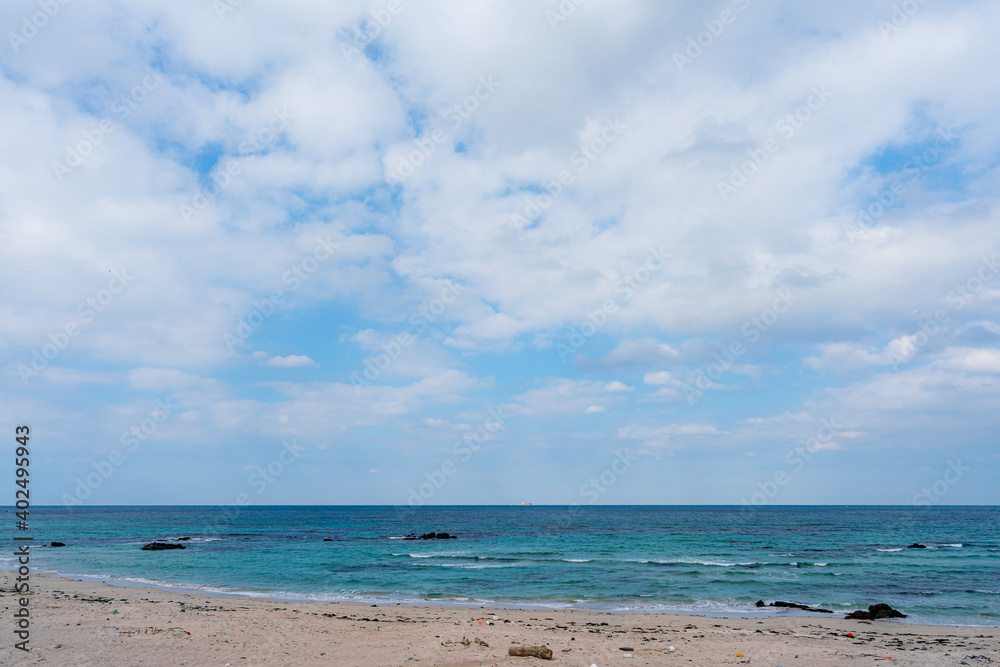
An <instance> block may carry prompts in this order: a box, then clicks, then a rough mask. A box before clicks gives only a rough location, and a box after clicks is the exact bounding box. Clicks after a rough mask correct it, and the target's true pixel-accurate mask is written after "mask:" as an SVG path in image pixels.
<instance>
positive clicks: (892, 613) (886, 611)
mask: <svg viewBox="0 0 1000 667" xmlns="http://www.w3.org/2000/svg"><path fill="white" fill-rule="evenodd" d="M868 613H869V614H870V615H871V617H872V620H873V621H874V620H877V619H880V618H906V614H904V613H902V612H900V611H896V610H895V609H893V608H892V607H890V606H889V605H887V604H885V603H880V604H873V605H872V606H870V607H868Z"/></svg>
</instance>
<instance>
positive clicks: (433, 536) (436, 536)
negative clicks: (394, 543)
mask: <svg viewBox="0 0 1000 667" xmlns="http://www.w3.org/2000/svg"><path fill="white" fill-rule="evenodd" d="M403 539H404V540H456V539H458V535H449V534H448V533H424V534H423V535H420V536H419V537H418V536H417V535H416V534H415V533H410V534H408V535H406V536H405V537H403Z"/></svg>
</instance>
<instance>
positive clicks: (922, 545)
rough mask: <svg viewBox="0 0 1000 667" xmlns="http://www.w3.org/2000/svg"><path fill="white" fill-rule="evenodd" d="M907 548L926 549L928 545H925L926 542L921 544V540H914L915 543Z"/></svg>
mask: <svg viewBox="0 0 1000 667" xmlns="http://www.w3.org/2000/svg"><path fill="white" fill-rule="evenodd" d="M906 548H907V549H926V548H927V546H926V545H924V544H920V543H919V542H914V543H913V544H911V545H910V546H908V547H906Z"/></svg>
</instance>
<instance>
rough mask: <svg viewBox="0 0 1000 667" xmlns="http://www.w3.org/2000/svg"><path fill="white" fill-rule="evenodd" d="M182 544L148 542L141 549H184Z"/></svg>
mask: <svg viewBox="0 0 1000 667" xmlns="http://www.w3.org/2000/svg"><path fill="white" fill-rule="evenodd" d="M185 548H186V547H185V546H184V545H183V544H172V543H170V542H150V543H149V544H147V545H146V546H144V547H143V548H142V550H143V551H163V550H164V549H185Z"/></svg>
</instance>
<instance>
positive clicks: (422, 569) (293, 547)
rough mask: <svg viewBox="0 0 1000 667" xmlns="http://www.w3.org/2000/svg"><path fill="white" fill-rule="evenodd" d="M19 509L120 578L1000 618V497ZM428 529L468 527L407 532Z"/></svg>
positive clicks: (505, 600)
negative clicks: (934, 501) (161, 547)
mask: <svg viewBox="0 0 1000 667" xmlns="http://www.w3.org/2000/svg"><path fill="white" fill-rule="evenodd" d="M9 513H10V520H9V521H4V522H2V529H0V532H3V533H4V535H3V537H4V541H5V543H6V544H13V539H12V538H13V537H14V535H15V533H16V534H17V535H19V536H21V537H24V536H26V535H30V537H32V538H33V542H32V543H31V544H32V545H33V547H32V550H31V567H32V571H33V572H45V573H53V574H57V575H62V576H66V577H72V578H76V579H83V580H93V581H105V582H107V583H110V584H117V585H121V586H152V587H158V588H163V589H168V590H182V591H200V592H203V593H206V594H209V595H220V596H245V597H256V598H273V599H279V600H287V601H310V600H317V601H322V600H350V601H363V602H367V603H372V604H397V603H398V604H404V605H407V604H428V603H430V604H436V605H468V606H476V607H479V606H497V607H514V608H527V609H568V608H578V609H590V610H600V611H606V612H649V613H657V612H666V613H686V614H700V615H709V616H718V617H750V618H753V617H762V616H770V615H789V614H791V615H810V612H804V611H797V610H782V609H778V608H774V607H769V606H765V607H763V608H761V607H758V606H757V605H756V603H757V601H758V600H762V601H763V602H764V603H765V604H769V603H771V602H773V601H775V600H783V601H789V602H796V603H800V604H806V605H812V606H817V607H822V608H826V609H830V610H832V611H834V612H836V614H837V615H840V614H842V613H844V612H848V611H853V610H855V609H865V608H867V607H868V606H869V605H871V604H875V603H881V602H885V603H888V604H890V605H891V606H893V607H894V608H896V609H899V610H901V611H902V612H903V613H905V614H907V618H906V619H905V620H903V621H900V622H903V623H933V624H942V625H965V626H993V627H995V626H1000V507H981V506H977V507H929V506H928V507H925V506H907V507H855V506H851V507H827V506H824V507H801V506H796V507H772V506H762V507H753V506H746V507H718V506H711V507H687V506H684V507H678V506H613V507H609V506H604V507H602V506H573V507H557V506H503V507H492V506H491V507H484V506H475V507H461V506H435V507H427V506H425V507H409V506H407V507H347V506H332V507H324V506H308V507H295V506H281V507H262V506H261V507H257V506H246V507H237V508H234V507H218V506H209V507H193V506H183V507H165V506H156V507H86V506H77V507H33V508H32V509H31V514H30V523H29V531H27V533H25V532H24V531H17V530H16V529H15V522H14V509H13V508H10V510H9ZM428 532H435V533H438V532H447V533H449V534H454V535H457V539H434V540H420V539H417V540H410V539H406V536H407V535H410V534H416V535H421V534H424V533H428ZM181 537H186V538H190V539H187V540H183V541H180V542H178V538H181ZM52 541H59V542H63V543H65V544H66V546H65V547H61V548H53V547H49V546H46V545H48V544H50V543H51V542H52ZM153 541H173V542H178V543H180V544H184V546H185V547H186V548H185V549H183V550H181V549H176V550H170V551H143V550H142V549H141V547H142V546H143V545H145V544H147V543H150V542H153ZM914 543H919V544H922V545H924V546H925V547H926V548H908V547H909V546H910V545H911V544H914ZM12 554H13V548H11V549H9V550H5V551H4V552H3V553H2V555H0V567H2V568H5V569H14V568H15V567H16V563H15V561H14V558H13V556H12ZM816 616H824V617H825V616H829V615H828V614H816ZM880 622H881V621H880ZM893 622H895V621H893Z"/></svg>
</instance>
